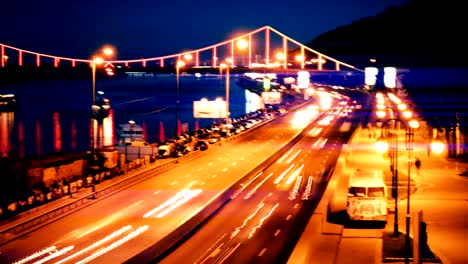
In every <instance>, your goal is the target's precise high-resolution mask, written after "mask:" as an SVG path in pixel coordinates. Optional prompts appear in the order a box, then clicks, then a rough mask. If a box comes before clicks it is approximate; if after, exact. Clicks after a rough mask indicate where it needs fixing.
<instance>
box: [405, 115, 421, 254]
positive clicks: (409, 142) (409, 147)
mask: <svg viewBox="0 0 468 264" xmlns="http://www.w3.org/2000/svg"><path fill="white" fill-rule="evenodd" d="M417 128H419V122H418V121H416V120H410V121H408V127H407V129H406V151H407V156H408V157H407V158H408V190H407V196H408V198H407V199H408V201H407V203H406V235H405V247H406V254H405V263H409V254H410V242H409V241H410V237H409V233H410V195H411V192H410V187H411V185H410V180H411V166H412V164H413V162H412V157H413V145H414V129H417Z"/></svg>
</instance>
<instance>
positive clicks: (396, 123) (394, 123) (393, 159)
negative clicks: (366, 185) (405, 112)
mask: <svg viewBox="0 0 468 264" xmlns="http://www.w3.org/2000/svg"><path fill="white" fill-rule="evenodd" d="M389 122H391V130H390V132H387V134H388V135H387V139H388V146H389V148H388V152H389V153H388V156H389V158H390V171H391V172H392V197H393V198H394V199H395V213H394V215H395V219H394V223H393V236H394V237H398V236H399V233H398V131H399V129H400V123H402V124H403V125H404V126H405V128H406V125H405V123H403V121H402V120H400V119H398V118H390V119H387V120H386V121H385V122H384V123H383V125H382V128H383V129H384V128H386V126H387V124H388V123H389Z"/></svg>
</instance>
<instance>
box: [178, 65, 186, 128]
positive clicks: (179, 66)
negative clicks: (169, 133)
mask: <svg viewBox="0 0 468 264" xmlns="http://www.w3.org/2000/svg"><path fill="white" fill-rule="evenodd" d="M184 66H185V62H184V61H182V60H178V61H177V63H176V86H177V87H176V90H177V91H176V92H177V94H176V129H177V136H179V135H180V131H179V70H180V68H181V67H184Z"/></svg>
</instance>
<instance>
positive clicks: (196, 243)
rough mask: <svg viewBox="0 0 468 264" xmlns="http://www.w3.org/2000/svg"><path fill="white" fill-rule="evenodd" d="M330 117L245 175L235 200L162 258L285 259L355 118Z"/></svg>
mask: <svg viewBox="0 0 468 264" xmlns="http://www.w3.org/2000/svg"><path fill="white" fill-rule="evenodd" d="M328 117H330V118H329V119H330V120H331V122H330V124H323V123H322V122H318V124H316V125H315V126H314V127H312V128H310V129H308V132H307V134H306V135H305V136H304V137H302V138H301V140H299V141H298V142H297V143H296V144H295V145H294V146H292V147H291V148H290V150H289V151H287V152H286V153H285V154H284V155H283V156H281V157H280V158H279V159H278V160H277V161H276V162H274V163H272V164H271V166H269V167H268V168H266V169H265V170H263V171H261V172H259V173H258V174H256V175H253V176H252V177H250V178H248V179H245V181H244V182H243V183H242V187H243V189H240V191H239V192H238V193H235V194H234V195H233V196H232V198H233V200H232V201H231V202H229V203H228V204H226V205H225V206H224V207H223V208H222V209H221V210H219V211H218V212H217V214H216V215H213V216H212V217H211V218H210V219H209V221H207V222H206V223H205V224H204V225H203V226H202V227H201V228H199V229H198V230H196V231H195V232H193V235H192V236H191V237H189V238H188V239H186V240H184V241H183V243H182V244H180V245H179V246H178V247H177V248H175V249H174V250H173V251H172V252H170V253H169V254H167V255H166V256H163V257H161V258H160V259H158V261H159V262H160V263H168V264H169V263H197V264H201V263H286V262H287V259H288V257H289V255H290V253H291V251H292V250H293V248H294V245H295V244H296V242H297V240H298V239H299V237H300V235H301V233H302V231H303V229H304V227H305V225H306V224H307V222H308V220H309V217H310V215H311V214H312V213H313V211H314V209H315V207H316V205H317V204H318V202H319V200H320V198H321V196H322V194H323V192H324V190H325V187H326V184H327V182H328V178H327V176H328V175H329V172H330V168H332V167H333V166H334V165H335V163H336V160H337V158H338V157H339V155H340V151H341V147H342V145H343V144H344V143H346V142H347V141H348V140H349V136H350V131H351V129H352V128H351V126H350V125H351V123H352V121H356V120H352V119H351V118H349V117H348V116H340V115H339V114H338V113H337V114H330V115H328ZM323 119H327V117H325V118H323ZM321 123H322V124H321Z"/></svg>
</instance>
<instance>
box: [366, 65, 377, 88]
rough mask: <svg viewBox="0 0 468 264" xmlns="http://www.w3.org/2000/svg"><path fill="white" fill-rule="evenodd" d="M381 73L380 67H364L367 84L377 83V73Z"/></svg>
mask: <svg viewBox="0 0 468 264" xmlns="http://www.w3.org/2000/svg"><path fill="white" fill-rule="evenodd" d="M378 73H379V69H377V68H375V67H366V68H365V69H364V74H365V80H364V82H365V84H367V85H375V83H376V82H377V74H378Z"/></svg>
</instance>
